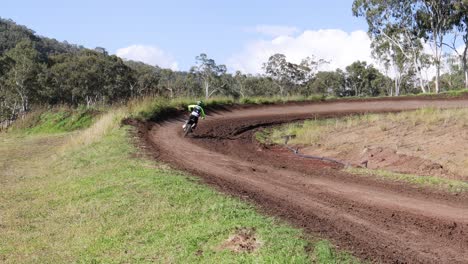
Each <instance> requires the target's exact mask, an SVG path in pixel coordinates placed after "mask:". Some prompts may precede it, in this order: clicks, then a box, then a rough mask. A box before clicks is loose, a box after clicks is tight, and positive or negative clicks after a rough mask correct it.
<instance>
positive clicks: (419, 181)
mask: <svg viewBox="0 0 468 264" xmlns="http://www.w3.org/2000/svg"><path fill="white" fill-rule="evenodd" d="M346 171H347V172H349V173H352V174H355V175H365V176H366V175H367V176H375V177H379V178H382V179H387V180H394V181H403V182H407V183H411V184H415V185H418V186H425V187H431V188H437V189H442V190H446V191H449V192H454V193H460V192H466V191H468V182H465V181H458V180H450V179H445V178H440V177H433V176H419V175H414V174H403V173H396V172H391V171H386V170H371V169H366V168H348V169H346Z"/></svg>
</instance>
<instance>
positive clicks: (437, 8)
mask: <svg viewBox="0 0 468 264" xmlns="http://www.w3.org/2000/svg"><path fill="white" fill-rule="evenodd" d="M419 2H420V4H419V5H417V7H418V8H417V9H416V19H417V23H418V28H417V29H418V31H419V32H420V33H419V34H418V36H422V37H424V38H425V39H426V40H428V41H429V43H430V44H431V48H432V53H433V60H434V65H435V67H436V75H435V92H436V93H439V91H440V87H439V79H440V68H441V61H442V53H443V50H442V46H443V45H444V37H445V36H446V34H447V33H448V32H449V31H450V30H451V29H452V27H453V19H454V17H453V14H454V13H453V10H454V5H453V2H454V1H453V0H422V1H419Z"/></svg>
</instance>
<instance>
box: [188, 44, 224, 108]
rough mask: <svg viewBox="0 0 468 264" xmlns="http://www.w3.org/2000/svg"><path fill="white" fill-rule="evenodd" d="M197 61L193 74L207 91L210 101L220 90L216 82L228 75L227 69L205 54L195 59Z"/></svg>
mask: <svg viewBox="0 0 468 264" xmlns="http://www.w3.org/2000/svg"><path fill="white" fill-rule="evenodd" d="M195 60H196V66H194V67H192V69H191V72H192V73H194V74H196V75H197V76H198V77H199V78H200V80H201V82H202V84H203V87H204V90H205V98H206V99H208V98H209V97H211V96H212V95H213V94H214V93H215V92H217V91H218V90H219V89H220V87H216V82H217V81H219V78H220V77H221V76H222V75H223V74H225V73H226V71H227V68H226V66H225V65H217V64H216V62H215V61H214V60H213V59H209V58H208V56H207V55H206V54H205V53H201V54H200V55H199V56H197V57H195Z"/></svg>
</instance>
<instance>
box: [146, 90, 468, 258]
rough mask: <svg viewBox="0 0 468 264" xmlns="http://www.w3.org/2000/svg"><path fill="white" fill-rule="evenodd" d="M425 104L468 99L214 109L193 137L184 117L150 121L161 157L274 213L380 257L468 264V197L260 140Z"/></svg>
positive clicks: (149, 136)
mask: <svg viewBox="0 0 468 264" xmlns="http://www.w3.org/2000/svg"><path fill="white" fill-rule="evenodd" d="M423 106H434V107H443V108H450V107H468V99H467V98H464V99H452V100H448V99H406V100H369V101H365V102H364V101H349V102H339V101H337V102H329V103H301V104H286V105H273V106H262V107H250V108H249V107H247V108H236V109H234V111H228V110H220V111H218V112H215V111H211V114H210V116H209V117H208V118H207V120H206V121H202V122H200V126H199V129H198V130H197V131H196V133H195V134H194V136H193V137H191V138H183V137H182V134H181V125H182V122H181V121H182V119H177V118H173V119H170V120H168V121H165V122H160V123H152V124H150V125H147V129H148V130H147V131H146V132H145V131H142V129H140V132H142V136H143V137H145V138H146V143H147V144H146V145H147V147H149V148H150V149H151V150H152V151H153V153H154V154H155V155H157V158H158V159H159V160H163V161H165V162H168V163H170V164H172V165H173V166H175V167H177V168H179V169H183V170H186V171H189V172H191V173H193V174H195V175H198V176H200V177H201V178H202V179H203V180H204V181H205V182H206V183H208V184H211V185H215V186H216V187H217V188H218V189H220V190H222V191H224V192H226V193H229V194H233V195H236V196H238V197H241V198H243V199H247V200H249V201H252V202H254V203H255V204H257V205H258V206H259V208H260V209H261V210H263V211H266V212H267V213H268V214H271V215H275V216H279V217H281V218H283V219H286V220H288V221H289V222H291V223H293V224H294V225H296V226H299V227H301V228H303V229H304V230H306V231H307V232H311V233H313V234H319V235H320V236H322V237H324V238H328V239H331V240H332V241H333V242H334V243H335V244H336V245H337V246H339V247H340V248H343V249H346V250H349V251H351V252H353V254H354V255H356V256H358V257H360V258H362V259H367V260H371V261H372V262H379V263H380V262H382V263H468V195H467V194H460V195H456V194H448V193H444V192H438V191H431V190H427V189H423V188H417V187H411V186H406V185H404V184H402V183H391V182H383V181H378V180H374V179H370V178H367V177H358V176H352V175H349V174H347V173H345V172H343V171H342V170H341V168H340V167H339V166H338V165H336V164H331V163H326V162H323V161H315V160H307V159H303V158H300V157H296V156H294V155H293V154H291V153H289V152H287V151H284V150H281V149H275V148H273V149H267V148H262V147H261V146H258V145H257V144H256V142H255V140H254V139H253V137H252V136H253V132H254V131H255V129H257V128H259V127H262V126H268V125H272V124H279V123H283V122H289V121H295V120H303V119H308V118H323V117H331V116H341V115H347V114H355V113H364V112H388V111H400V110H410V109H417V108H420V107H423Z"/></svg>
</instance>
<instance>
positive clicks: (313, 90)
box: [306, 69, 346, 96]
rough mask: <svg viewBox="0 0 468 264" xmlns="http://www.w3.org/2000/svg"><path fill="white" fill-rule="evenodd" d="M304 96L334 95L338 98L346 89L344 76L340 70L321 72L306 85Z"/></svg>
mask: <svg viewBox="0 0 468 264" xmlns="http://www.w3.org/2000/svg"><path fill="white" fill-rule="evenodd" d="M307 88H308V89H307V91H308V92H307V93H306V95H308V96H309V95H311V94H334V95H336V96H340V95H341V94H342V93H343V92H344V90H345V88H346V79H345V74H344V72H343V71H341V70H340V69H337V70H336V71H321V72H318V73H317V74H316V75H315V77H314V78H313V79H312V80H311V81H310V82H309V84H308V85H307Z"/></svg>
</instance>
